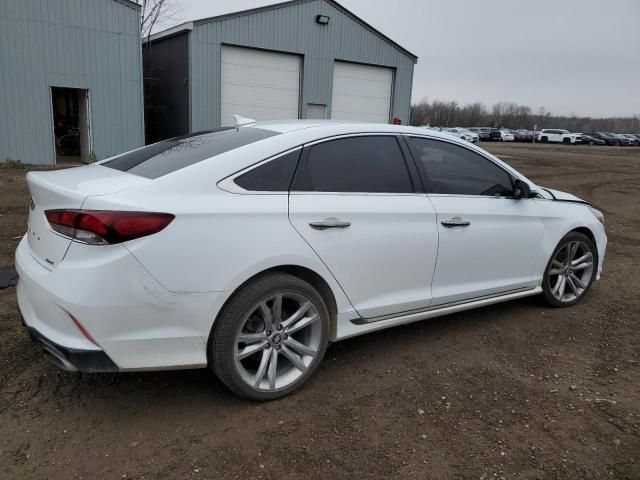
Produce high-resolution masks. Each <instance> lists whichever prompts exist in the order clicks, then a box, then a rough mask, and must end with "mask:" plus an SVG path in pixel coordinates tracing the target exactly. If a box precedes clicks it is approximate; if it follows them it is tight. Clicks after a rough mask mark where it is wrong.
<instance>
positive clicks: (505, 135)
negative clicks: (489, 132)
mask: <svg viewBox="0 0 640 480" xmlns="http://www.w3.org/2000/svg"><path fill="white" fill-rule="evenodd" d="M500 137H501V141H503V142H513V141H515V139H516V137H515V136H514V135H513V133H511V132H510V131H509V130H500Z"/></svg>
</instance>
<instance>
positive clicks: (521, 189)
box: [513, 178, 531, 199]
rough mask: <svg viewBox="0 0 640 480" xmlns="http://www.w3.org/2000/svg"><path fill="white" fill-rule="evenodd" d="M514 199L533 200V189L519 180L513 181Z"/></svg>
mask: <svg viewBox="0 0 640 480" xmlns="http://www.w3.org/2000/svg"><path fill="white" fill-rule="evenodd" d="M513 198H518V199H520V198H531V187H530V186H529V184H528V183H526V182H523V181H522V180H520V179H519V178H516V179H515V180H514V181H513Z"/></svg>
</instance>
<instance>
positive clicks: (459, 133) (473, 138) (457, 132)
mask: <svg viewBox="0 0 640 480" xmlns="http://www.w3.org/2000/svg"><path fill="white" fill-rule="evenodd" d="M445 131H446V132H449V133H451V134H452V135H454V136H456V137H458V138H461V139H462V140H466V141H467V142H471V143H476V142H477V141H479V140H480V136H479V135H478V134H477V133H473V132H470V131H469V130H466V129H464V128H447V129H445Z"/></svg>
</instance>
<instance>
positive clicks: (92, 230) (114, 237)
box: [45, 210, 175, 245]
mask: <svg viewBox="0 0 640 480" xmlns="http://www.w3.org/2000/svg"><path fill="white" fill-rule="evenodd" d="M45 215H46V217H47V220H48V221H49V224H50V225H51V228H53V230H54V231H56V232H58V233H60V234H62V235H64V236H66V237H69V238H71V239H73V240H75V241H78V242H81V243H86V244H89V245H111V244H114V243H122V242H126V241H128V240H134V239H136V238H140V237H146V236H147V235H152V234H154V233H157V232H159V231H160V230H162V229H163V228H165V227H166V226H167V225H169V224H170V223H171V221H172V220H173V219H174V218H175V215H172V214H170V213H153V212H126V211H112V210H47V211H45Z"/></svg>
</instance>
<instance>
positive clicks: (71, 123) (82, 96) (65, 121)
mask: <svg viewBox="0 0 640 480" xmlns="http://www.w3.org/2000/svg"><path fill="white" fill-rule="evenodd" d="M51 100H52V107H53V136H54V141H55V145H54V146H55V152H56V163H66V162H69V163H74V162H84V163H90V162H91V161H92V160H93V155H92V152H91V129H90V123H91V122H90V115H89V91H88V90H84V89H80V88H62V87H51Z"/></svg>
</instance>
